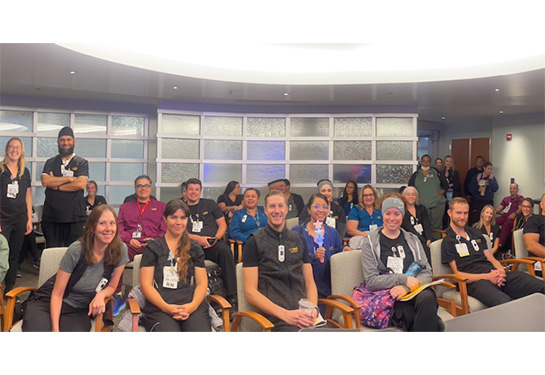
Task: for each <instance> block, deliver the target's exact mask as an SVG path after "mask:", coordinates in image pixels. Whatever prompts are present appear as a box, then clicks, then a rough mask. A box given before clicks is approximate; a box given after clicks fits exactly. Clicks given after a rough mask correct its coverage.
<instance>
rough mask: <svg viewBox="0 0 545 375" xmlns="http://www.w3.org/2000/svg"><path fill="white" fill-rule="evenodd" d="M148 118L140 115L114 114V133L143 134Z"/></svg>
mask: <svg viewBox="0 0 545 375" xmlns="http://www.w3.org/2000/svg"><path fill="white" fill-rule="evenodd" d="M145 126H146V119H145V118H144V117H140V116H112V134H113V135H131V136H132V135H134V136H143V135H144V128H145Z"/></svg>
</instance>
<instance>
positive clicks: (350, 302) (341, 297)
mask: <svg viewBox="0 0 545 375" xmlns="http://www.w3.org/2000/svg"><path fill="white" fill-rule="evenodd" d="M327 299H331V300H341V301H344V302H345V303H347V304H348V305H349V306H350V307H351V308H352V310H353V311H352V314H353V318H354V321H355V322H356V327H355V328H356V329H360V328H361V324H360V310H361V306H360V305H358V303H357V302H356V301H354V299H352V297H350V296H347V295H343V294H332V295H330V296H328V297H327Z"/></svg>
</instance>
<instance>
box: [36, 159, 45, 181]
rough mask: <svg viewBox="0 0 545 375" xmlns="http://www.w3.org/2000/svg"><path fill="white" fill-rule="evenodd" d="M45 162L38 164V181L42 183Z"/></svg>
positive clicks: (38, 162)
mask: <svg viewBox="0 0 545 375" xmlns="http://www.w3.org/2000/svg"><path fill="white" fill-rule="evenodd" d="M44 165H45V161H37V162H36V181H41V178H42V177H41V176H42V172H43V171H44Z"/></svg>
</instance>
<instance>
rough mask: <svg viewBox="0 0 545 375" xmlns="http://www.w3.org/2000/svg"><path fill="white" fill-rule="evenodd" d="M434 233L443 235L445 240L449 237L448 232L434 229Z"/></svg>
mask: <svg viewBox="0 0 545 375" xmlns="http://www.w3.org/2000/svg"><path fill="white" fill-rule="evenodd" d="M432 233H441V238H445V237H446V236H447V232H446V231H444V230H442V229H434V230H432Z"/></svg>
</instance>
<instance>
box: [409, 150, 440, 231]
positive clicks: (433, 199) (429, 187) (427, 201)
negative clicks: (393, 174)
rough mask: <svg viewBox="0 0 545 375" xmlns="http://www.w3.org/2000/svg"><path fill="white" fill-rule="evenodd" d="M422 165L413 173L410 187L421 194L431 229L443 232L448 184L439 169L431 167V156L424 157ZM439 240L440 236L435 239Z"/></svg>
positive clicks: (421, 202) (421, 201)
mask: <svg viewBox="0 0 545 375" xmlns="http://www.w3.org/2000/svg"><path fill="white" fill-rule="evenodd" d="M421 163H422V166H421V167H420V169H419V170H417V171H416V172H414V173H413V175H412V176H411V178H410V179H409V184H408V185H409V186H414V187H415V188H416V189H417V190H418V192H419V193H420V197H421V199H420V204H422V205H423V206H424V207H426V209H427V210H428V216H429V218H430V224H431V229H432V230H442V229H443V215H444V213H445V193H446V192H447V190H448V183H447V181H446V180H445V178H444V177H443V175H442V174H441V173H439V172H438V171H437V169H435V168H433V167H430V163H431V157H430V156H429V155H424V156H422V158H421ZM434 235H435V234H434ZM437 238H439V235H437V236H436V237H435V239H437Z"/></svg>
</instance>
